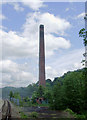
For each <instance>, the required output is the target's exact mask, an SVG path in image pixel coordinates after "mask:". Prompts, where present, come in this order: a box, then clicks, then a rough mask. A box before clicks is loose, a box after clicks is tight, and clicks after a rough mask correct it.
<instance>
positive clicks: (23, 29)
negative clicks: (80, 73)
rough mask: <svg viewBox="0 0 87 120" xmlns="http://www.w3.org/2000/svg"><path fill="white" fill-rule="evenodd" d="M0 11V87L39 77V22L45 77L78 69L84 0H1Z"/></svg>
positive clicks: (20, 83)
mask: <svg viewBox="0 0 87 120" xmlns="http://www.w3.org/2000/svg"><path fill="white" fill-rule="evenodd" d="M1 10H2V12H0V23H1V24H0V37H1V39H0V44H1V45H2V52H1V53H2V59H0V68H1V67H2V70H0V75H2V77H0V87H5V86H13V87H26V86H28V85H29V84H32V83H36V82H37V81H38V78H39V25H40V24H43V25H44V32H45V55H46V56H45V63H46V65H45V67H46V68H45V69H46V79H48V78H49V79H51V80H54V78H55V77H59V76H62V75H63V74H64V73H66V72H68V71H74V70H77V69H81V68H82V67H83V66H82V64H81V61H82V59H84V58H83V53H84V45H83V41H82V38H80V37H79V31H80V29H82V28H84V26H85V21H84V15H85V3H84V2H41V0H38V2H33V1H32V2H24V0H22V2H4V3H2V8H1Z"/></svg>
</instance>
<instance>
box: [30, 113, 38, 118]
mask: <svg viewBox="0 0 87 120" xmlns="http://www.w3.org/2000/svg"><path fill="white" fill-rule="evenodd" d="M29 116H30V117H31V118H38V113H37V112H32V113H30V115H29Z"/></svg>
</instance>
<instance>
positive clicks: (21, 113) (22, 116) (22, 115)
mask: <svg viewBox="0 0 87 120" xmlns="http://www.w3.org/2000/svg"><path fill="white" fill-rule="evenodd" d="M20 115H21V118H28V116H27V115H25V114H24V113H23V112H20Z"/></svg>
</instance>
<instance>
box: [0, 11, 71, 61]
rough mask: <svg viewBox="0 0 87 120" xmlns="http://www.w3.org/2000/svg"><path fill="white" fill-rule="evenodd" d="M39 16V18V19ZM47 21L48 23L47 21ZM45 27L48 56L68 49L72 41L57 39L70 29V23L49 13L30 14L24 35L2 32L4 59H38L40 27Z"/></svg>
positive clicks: (0, 32)
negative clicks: (56, 51)
mask: <svg viewBox="0 0 87 120" xmlns="http://www.w3.org/2000/svg"><path fill="white" fill-rule="evenodd" d="M38 15H39V17H38ZM45 19H47V21H46V20H45ZM40 23H43V24H44V25H45V43H46V55H47V56H51V55H53V54H54V52H55V50H58V49H61V48H62V49H68V48H69V47H70V41H69V40H66V39H65V38H63V37H57V36H55V35H54V33H56V34H58V35H60V33H61V34H62V33H64V32H65V30H66V29H68V28H69V27H70V23H69V22H68V21H66V20H64V19H62V18H59V17H56V16H54V15H52V14H49V13H44V14H40V13H38V12H35V13H34V14H28V16H27V18H26V23H25V24H24V25H23V30H24V31H23V33H20V34H17V33H16V32H15V31H9V32H5V31H0V34H2V39H3V42H2V46H3V47H2V50H3V58H5V59H6V58H11V57H13V58H21V57H24V58H26V57H31V56H32V57H37V56H38V48H39V34H38V33H39V25H40Z"/></svg>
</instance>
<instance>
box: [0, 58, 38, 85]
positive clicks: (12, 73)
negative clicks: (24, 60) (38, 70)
mask: <svg viewBox="0 0 87 120" xmlns="http://www.w3.org/2000/svg"><path fill="white" fill-rule="evenodd" d="M0 67H2V87H4V86H14V87H23V86H27V85H28V84H31V83H34V82H36V78H35V77H34V75H33V74H32V73H31V72H30V70H28V71H25V65H24V64H17V63H15V62H13V61H11V60H3V61H0Z"/></svg>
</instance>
